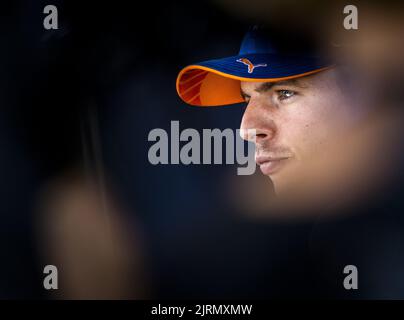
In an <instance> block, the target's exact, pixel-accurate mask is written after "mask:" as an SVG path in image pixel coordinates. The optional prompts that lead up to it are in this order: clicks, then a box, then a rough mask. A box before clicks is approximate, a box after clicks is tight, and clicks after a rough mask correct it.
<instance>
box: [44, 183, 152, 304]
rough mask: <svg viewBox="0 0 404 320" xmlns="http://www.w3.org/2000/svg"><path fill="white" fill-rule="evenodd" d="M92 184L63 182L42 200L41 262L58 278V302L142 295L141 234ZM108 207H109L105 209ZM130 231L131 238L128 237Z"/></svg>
mask: <svg viewBox="0 0 404 320" xmlns="http://www.w3.org/2000/svg"><path fill="white" fill-rule="evenodd" d="M106 198H107V199H104V198H103V197H101V196H100V193H99V190H98V188H97V186H96V184H94V183H93V182H92V181H91V180H85V179H84V178H83V177H80V176H74V175H73V176H71V177H64V178H62V179H60V180H58V181H54V182H52V183H50V184H49V185H48V186H47V188H45V190H44V191H43V192H42V195H41V200H40V206H39V209H40V221H39V225H38V226H39V228H38V230H39V236H40V239H41V240H42V241H41V246H40V247H41V248H42V252H43V263H44V264H45V265H46V264H54V265H56V267H57V268H58V273H59V289H58V290H56V291H55V293H54V295H55V297H57V298H61V299H139V298H144V297H145V294H146V288H145V279H144V260H143V253H142V250H141V247H142V243H141V235H140V233H139V232H135V233H133V230H136V229H137V228H133V226H131V230H129V228H128V224H127V221H125V219H124V216H123V215H121V211H120V210H119V209H118V206H117V205H116V204H114V203H112V201H111V197H110V196H107V197H106ZM105 204H107V205H105ZM130 231H131V234H129V232H130Z"/></svg>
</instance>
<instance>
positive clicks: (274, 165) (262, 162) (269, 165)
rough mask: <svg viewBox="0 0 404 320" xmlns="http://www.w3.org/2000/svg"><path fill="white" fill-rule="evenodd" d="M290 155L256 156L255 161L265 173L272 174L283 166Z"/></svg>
mask: <svg viewBox="0 0 404 320" xmlns="http://www.w3.org/2000/svg"><path fill="white" fill-rule="evenodd" d="M288 159H290V157H268V156H256V157H255V162H256V163H257V164H258V165H259V167H260V169H261V172H262V173H263V174H264V175H271V174H274V173H275V172H277V171H278V170H280V169H281V168H282V166H283V165H284V164H285V163H286V162H287V160H288Z"/></svg>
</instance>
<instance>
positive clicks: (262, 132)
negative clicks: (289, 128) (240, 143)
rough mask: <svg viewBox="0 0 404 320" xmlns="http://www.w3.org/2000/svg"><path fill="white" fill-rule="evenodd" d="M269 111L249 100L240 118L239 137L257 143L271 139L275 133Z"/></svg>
mask: <svg viewBox="0 0 404 320" xmlns="http://www.w3.org/2000/svg"><path fill="white" fill-rule="evenodd" d="M270 112H271V111H269V110H267V108H262V107H260V106H259V105H257V104H253V103H251V102H250V103H249V104H248V105H247V108H246V110H245V112H244V115H243V118H242V120H241V125H240V136H241V138H242V139H244V140H247V141H250V142H254V143H257V144H263V143H264V142H268V141H269V140H272V139H273V138H274V136H275V133H276V127H275V122H274V120H273V119H272V117H271V116H270Z"/></svg>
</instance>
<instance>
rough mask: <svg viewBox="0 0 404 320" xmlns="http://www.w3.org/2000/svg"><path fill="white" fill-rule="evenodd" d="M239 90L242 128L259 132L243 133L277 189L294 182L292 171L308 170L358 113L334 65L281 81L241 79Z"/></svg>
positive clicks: (277, 190) (258, 161)
mask: <svg viewBox="0 0 404 320" xmlns="http://www.w3.org/2000/svg"><path fill="white" fill-rule="evenodd" d="M241 92H242V95H243V96H244V97H245V100H246V102H247V107H246V110H245V112H244V115H243V118H242V122H241V129H242V132H243V130H245V129H255V130H256V136H255V137H251V136H250V137H247V136H243V138H245V139H249V140H255V144H256V155H255V158H256V162H257V164H258V165H259V166H260V169H261V171H262V172H263V173H264V174H265V175H267V176H269V177H270V178H271V180H272V182H273V184H274V187H275V190H276V192H277V193H278V194H279V193H280V192H282V190H283V189H285V188H288V187H290V183H293V176H294V174H291V173H292V172H293V173H299V172H300V173H301V172H304V170H305V168H306V165H307V164H310V162H312V161H313V160H315V158H316V157H317V156H319V155H321V154H322V153H323V152H325V150H327V148H329V147H330V146H331V147H332V143H333V141H335V139H338V138H340V137H341V136H342V135H344V134H345V133H346V131H347V129H348V128H349V127H350V125H351V124H352V122H353V120H354V119H355V118H356V117H355V109H354V108H352V106H351V105H349V103H347V101H346V100H345V98H344V95H343V93H342V91H341V88H340V87H339V86H338V84H337V76H336V71H335V70H333V69H331V70H327V71H323V72H320V73H317V74H314V75H311V76H307V77H302V78H297V79H293V80H287V81H280V82H272V83H270V82H241ZM244 132H245V131H244ZM332 169H333V168H330V170H332Z"/></svg>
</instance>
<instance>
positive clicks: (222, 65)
mask: <svg viewBox="0 0 404 320" xmlns="http://www.w3.org/2000/svg"><path fill="white" fill-rule="evenodd" d="M241 58H247V59H248V60H249V61H251V63H253V64H254V65H257V64H266V66H265V67H263V66H261V67H256V68H254V70H253V72H252V73H249V72H248V66H247V65H246V64H244V63H242V62H239V61H237V60H239V59H241ZM196 65H200V66H204V67H208V68H211V69H214V70H217V71H221V72H224V73H226V74H230V75H234V76H238V77H243V78H251V79H261V78H283V77H289V76H294V75H298V74H302V73H306V72H310V71H313V70H317V69H320V68H324V67H327V66H330V65H331V63H330V62H329V61H324V60H321V59H319V58H315V57H302V56H293V55H290V56H285V55H282V56H280V55H278V54H275V53H270V54H262V53H259V54H245V55H238V56H233V57H227V58H223V59H217V60H209V61H204V62H200V63H197V64H196Z"/></svg>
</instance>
